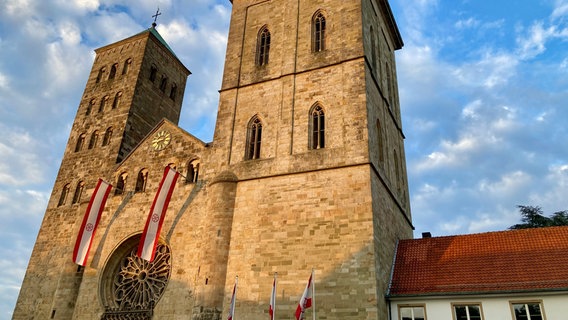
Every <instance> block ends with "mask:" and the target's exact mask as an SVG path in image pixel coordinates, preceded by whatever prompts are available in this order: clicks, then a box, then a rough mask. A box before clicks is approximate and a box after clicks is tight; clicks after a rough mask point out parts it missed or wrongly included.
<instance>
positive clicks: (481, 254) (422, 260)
mask: <svg viewBox="0 0 568 320" xmlns="http://www.w3.org/2000/svg"><path fill="white" fill-rule="evenodd" d="M547 290H568V227H550V228H536V229H523V230H511V231H500V232H488V233H479V234H470V235H459V236H448V237H434V238H425V239H414V240H401V241H400V242H399V244H398V248H397V253H396V260H395V267H394V270H393V275H392V279H391V284H390V289H389V292H388V295H389V296H391V297H396V296H414V295H443V294H473V293H499V292H523V291H547Z"/></svg>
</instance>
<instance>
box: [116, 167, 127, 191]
mask: <svg viewBox="0 0 568 320" xmlns="http://www.w3.org/2000/svg"><path fill="white" fill-rule="evenodd" d="M127 178H128V174H127V173H126V172H123V173H121V174H120V175H119V176H118V180H117V181H116V186H115V188H114V194H115V195H119V194H124V190H125V189H126V179H127Z"/></svg>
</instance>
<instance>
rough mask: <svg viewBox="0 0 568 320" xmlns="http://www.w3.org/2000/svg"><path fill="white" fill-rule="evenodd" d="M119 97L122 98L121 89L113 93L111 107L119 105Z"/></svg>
mask: <svg viewBox="0 0 568 320" xmlns="http://www.w3.org/2000/svg"><path fill="white" fill-rule="evenodd" d="M120 98H122V91H119V92H117V93H116V94H115V95H114V100H113V101H112V108H113V109H116V108H118V106H119V105H120Z"/></svg>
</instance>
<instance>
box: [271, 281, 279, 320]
mask: <svg viewBox="0 0 568 320" xmlns="http://www.w3.org/2000/svg"><path fill="white" fill-rule="evenodd" d="M277 276H278V272H274V306H273V307H272V308H273V309H272V320H276V292H277V291H276V277H277Z"/></svg>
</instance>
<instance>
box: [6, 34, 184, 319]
mask: <svg viewBox="0 0 568 320" xmlns="http://www.w3.org/2000/svg"><path fill="white" fill-rule="evenodd" d="M95 52H96V58H95V61H94V63H93V67H92V69H91V72H90V74H89V78H88V80H87V84H86V86H85V91H84V93H83V96H82V98H81V102H80V105H79V108H78V110H77V114H76V116H75V120H74V122H73V126H72V128H71V133H70V136H69V140H68V142H67V147H66V148H65V152H64V155H63V160H62V162H61V167H60V169H59V173H58V175H57V178H56V180H55V184H54V187H53V191H52V194H51V197H50V200H49V203H48V206H47V210H46V213H45V216H44V219H43V222H42V226H41V228H40V233H39V235H38V237H37V240H36V244H35V247H34V250H33V253H32V256H31V259H30V262H29V265H28V270H27V272H26V277H25V279H24V283H23V284H22V288H21V290H20V297H19V299H18V303H17V306H16V309H15V312H14V318H15V319H17V318H20V317H22V316H24V315H28V316H31V315H37V317H38V318H42V319H49V318H50V317H51V318H54V319H67V318H71V315H72V312H73V305H74V301H75V299H76V296H77V292H78V289H79V285H80V283H81V278H82V276H83V270H82V269H81V268H78V267H77V266H76V265H73V264H70V263H69V256H68V254H69V252H70V251H69V249H71V250H72V249H73V248H72V247H73V245H74V244H73V241H74V240H73V237H74V236H75V234H76V232H77V223H79V224H80V223H81V219H82V217H83V214H84V212H85V210H86V207H87V205H88V201H89V198H90V195H91V193H92V191H93V188H94V187H95V184H96V182H97V178H95V177H101V178H103V177H110V176H112V173H113V172H114V168H115V166H116V165H117V163H118V162H120V161H121V160H122V159H123V158H124V157H125V156H126V155H127V154H129V153H130V151H132V150H133V149H134V147H136V145H137V144H138V143H140V142H141V140H142V139H143V138H144V137H145V136H146V135H147V134H148V133H149V132H150V130H152V129H153V128H154V127H155V126H156V125H157V124H158V122H159V121H160V120H162V118H166V119H169V120H170V121H173V122H176V123H177V121H178V120H179V115H180V111H181V105H182V99H183V93H184V92H183V88H185V83H186V79H187V77H188V75H189V74H190V72H189V70H187V68H186V67H185V66H184V65H183V64H182V63H181V62H180V61H179V60H178V58H177V57H176V56H175V55H174V54H173V52H172V51H171V49H170V48H169V47H168V45H167V44H166V42H165V41H164V40H163V39H162V37H161V36H160V34H159V33H158V32H157V31H156V30H155V28H154V26H153V27H152V28H149V29H147V30H145V31H143V32H140V33H139V34H137V35H135V36H132V37H130V38H127V39H124V40H122V41H119V42H116V43H113V44H111V45H107V46H104V47H102V48H99V49H97V50H96V51H95ZM115 190H116V189H115ZM119 192H120V191H119ZM71 252H72V251H71ZM59 305H67V306H68V307H67V308H57V307H55V306H59ZM22 318H25V319H28V318H27V317H22Z"/></svg>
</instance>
